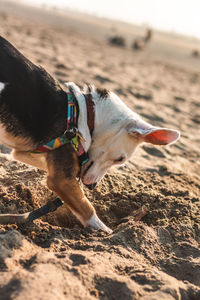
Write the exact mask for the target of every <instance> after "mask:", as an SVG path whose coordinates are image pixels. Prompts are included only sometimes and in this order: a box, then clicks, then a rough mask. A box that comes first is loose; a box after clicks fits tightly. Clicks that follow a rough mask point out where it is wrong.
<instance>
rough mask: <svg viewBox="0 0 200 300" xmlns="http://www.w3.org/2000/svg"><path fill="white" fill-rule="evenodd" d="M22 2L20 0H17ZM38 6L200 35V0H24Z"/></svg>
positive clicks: (199, 36)
mask: <svg viewBox="0 0 200 300" xmlns="http://www.w3.org/2000/svg"><path fill="white" fill-rule="evenodd" d="M15 2H19V1H15ZM20 2H22V3H24V4H26V5H27V4H31V5H34V6H40V7H41V6H43V7H44V6H45V7H57V8H61V9H62V8H63V9H73V10H78V11H79V12H83V13H89V14H92V15H95V16H97V17H106V18H109V19H115V20H120V21H125V22H128V23H132V24H136V25H146V26H149V27H151V28H154V29H157V30H163V31H168V32H171V33H175V34H183V35H187V36H190V37H195V38H199V39H200V18H199V11H200V1H199V0H190V1H188V0H182V1H181V0H168V1H165V2H164V1H162V0H123V1H122V0H121V1H120V0H119V1H115V0H109V1H107V0H95V1H92V0H20Z"/></svg>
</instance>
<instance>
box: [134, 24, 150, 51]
mask: <svg viewBox="0 0 200 300" xmlns="http://www.w3.org/2000/svg"><path fill="white" fill-rule="evenodd" d="M151 39H152V29H147V31H146V34H145V36H144V37H141V38H137V39H135V40H134V41H133V44H132V48H133V50H143V49H144V48H145V47H146V45H147V43H149V42H150V40H151Z"/></svg>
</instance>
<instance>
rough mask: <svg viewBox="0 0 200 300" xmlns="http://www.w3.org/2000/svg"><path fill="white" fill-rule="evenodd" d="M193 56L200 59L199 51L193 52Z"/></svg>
mask: <svg viewBox="0 0 200 300" xmlns="http://www.w3.org/2000/svg"><path fill="white" fill-rule="evenodd" d="M191 54H192V56H193V57H195V58H198V57H200V51H199V50H197V49H194V50H192V53H191Z"/></svg>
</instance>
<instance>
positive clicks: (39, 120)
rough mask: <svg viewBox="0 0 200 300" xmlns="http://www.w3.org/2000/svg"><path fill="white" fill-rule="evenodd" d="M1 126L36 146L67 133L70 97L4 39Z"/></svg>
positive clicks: (0, 75) (1, 48) (0, 46)
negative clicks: (3, 85)
mask: <svg viewBox="0 0 200 300" xmlns="http://www.w3.org/2000/svg"><path fill="white" fill-rule="evenodd" d="M0 82H3V83H5V84H6V87H5V88H4V89H3V91H2V92H1V93H0V122H1V123H3V125H5V128H6V129H7V131H8V132H9V133H11V134H12V135H14V136H21V137H27V138H29V139H31V140H32V141H33V143H34V144H36V145H38V146H39V145H41V144H44V143H46V142H48V141H50V140H51V139H53V138H55V137H58V136H59V135H61V134H62V133H63V132H64V131H65V129H66V118H67V97H66V94H65V92H64V91H63V90H62V89H61V87H60V86H59V84H58V83H57V82H56V81H55V80H54V79H53V78H52V77H51V76H50V75H49V74H48V73H47V72H46V71H45V70H44V69H43V68H41V67H38V66H36V65H34V64H33V63H32V62H30V61H29V60H28V59H27V58H26V57H24V56H23V55H22V54H21V53H20V52H19V51H18V50H17V49H16V48H14V47H13V46H12V45H11V44H10V43H9V42H8V41H7V40H5V39H4V38H3V37H0Z"/></svg>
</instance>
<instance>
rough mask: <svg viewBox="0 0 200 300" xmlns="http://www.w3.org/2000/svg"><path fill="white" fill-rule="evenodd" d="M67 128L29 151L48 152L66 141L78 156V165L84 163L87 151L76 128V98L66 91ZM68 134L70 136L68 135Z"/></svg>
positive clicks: (87, 158)
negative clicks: (59, 134)
mask: <svg viewBox="0 0 200 300" xmlns="http://www.w3.org/2000/svg"><path fill="white" fill-rule="evenodd" d="M67 100H68V101H67V103H68V105H67V129H66V131H65V132H64V133H63V134H62V135H61V136H59V137H57V138H55V139H53V140H51V141H50V142H48V143H47V144H45V145H42V146H40V147H38V148H36V149H34V150H33V151H29V152H31V153H43V152H49V151H52V150H54V149H56V148H59V147H61V146H63V145H65V144H67V143H71V145H72V147H73V148H74V150H75V151H76V154H77V156H78V160H79V164H80V166H83V165H84V164H86V163H87V162H88V160H89V156H88V153H86V152H85V150H84V148H83V146H82V144H81V139H83V137H82V135H81V134H80V133H79V131H78V129H77V122H78V111H77V105H76V100H75V97H74V95H73V94H71V93H67ZM68 136H70V137H68Z"/></svg>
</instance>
